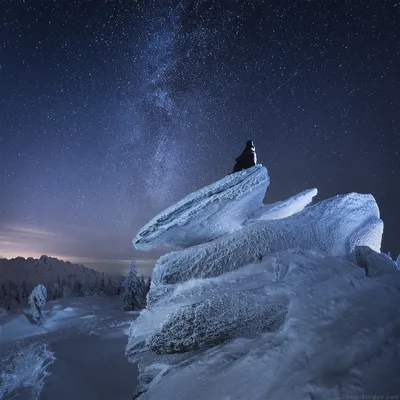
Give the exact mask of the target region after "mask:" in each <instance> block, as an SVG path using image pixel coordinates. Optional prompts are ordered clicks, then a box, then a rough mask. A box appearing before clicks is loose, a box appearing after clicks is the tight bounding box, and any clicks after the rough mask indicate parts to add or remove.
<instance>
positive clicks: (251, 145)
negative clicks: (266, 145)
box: [246, 140, 254, 147]
mask: <svg viewBox="0 0 400 400" xmlns="http://www.w3.org/2000/svg"><path fill="white" fill-rule="evenodd" d="M246 147H254V143H253V141H252V140H248V141H247V142H246Z"/></svg>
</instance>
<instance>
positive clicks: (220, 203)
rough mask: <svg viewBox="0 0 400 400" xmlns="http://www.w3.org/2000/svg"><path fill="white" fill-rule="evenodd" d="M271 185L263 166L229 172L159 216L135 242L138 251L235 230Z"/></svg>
mask: <svg viewBox="0 0 400 400" xmlns="http://www.w3.org/2000/svg"><path fill="white" fill-rule="evenodd" d="M268 185H269V176H268V172H267V170H266V169H265V168H263V167H262V166H261V165H256V166H254V167H252V168H250V169H247V170H244V171H241V172H238V173H236V174H231V175H228V176H226V177H225V178H223V179H221V180H219V181H218V182H215V183H213V184H211V185H209V186H206V187H204V188H202V189H200V190H198V191H197V192H194V193H191V194H189V195H188V196H186V197H185V198H183V199H182V200H181V201H179V202H178V203H176V204H174V205H173V206H171V207H169V208H167V209H166V210H165V211H163V212H161V213H160V214H158V215H157V216H155V217H154V218H153V219H152V220H151V221H150V222H149V223H147V224H146V225H145V226H144V227H143V228H142V229H140V231H139V232H138V233H137V235H136V237H135V238H134V239H133V245H134V247H135V248H136V249H138V250H150V249H152V248H154V247H159V246H177V247H186V246H190V245H193V244H198V243H204V242H207V241H209V240H212V239H215V238H217V237H219V236H222V235H226V234H228V233H231V232H234V231H235V230H237V229H238V228H240V227H241V224H242V223H243V222H244V221H245V220H246V219H247V218H248V217H249V216H250V215H251V214H252V213H253V212H255V211H256V210H258V209H259V208H260V206H261V205H262V201H263V198H264V196H265V191H266V190H267V187H268Z"/></svg>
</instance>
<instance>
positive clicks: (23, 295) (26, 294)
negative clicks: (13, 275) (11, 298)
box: [22, 280, 29, 299]
mask: <svg viewBox="0 0 400 400" xmlns="http://www.w3.org/2000/svg"><path fill="white" fill-rule="evenodd" d="M28 295H29V291H28V288H27V287H26V282H25V280H23V281H22V298H23V299H27V298H28Z"/></svg>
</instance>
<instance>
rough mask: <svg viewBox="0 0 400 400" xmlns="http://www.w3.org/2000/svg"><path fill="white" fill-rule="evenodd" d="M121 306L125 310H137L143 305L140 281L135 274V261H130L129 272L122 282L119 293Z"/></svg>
mask: <svg viewBox="0 0 400 400" xmlns="http://www.w3.org/2000/svg"><path fill="white" fill-rule="evenodd" d="M121 301H122V308H123V309H124V310H125V311H132V310H138V309H140V308H142V307H143V299H142V298H141V291H140V281H139V280H138V278H137V275H136V263H135V261H132V264H131V266H130V268H129V273H128V275H127V277H126V278H125V280H124V282H123V283H122V294H121Z"/></svg>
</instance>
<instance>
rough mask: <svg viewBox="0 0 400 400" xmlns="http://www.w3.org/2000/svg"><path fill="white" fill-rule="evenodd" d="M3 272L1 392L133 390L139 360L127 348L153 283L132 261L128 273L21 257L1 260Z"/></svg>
mask: <svg viewBox="0 0 400 400" xmlns="http://www.w3.org/2000/svg"><path fill="white" fill-rule="evenodd" d="M0 277H1V278H2V279H1V282H0V288H1V290H0V294H1V296H0V304H1V305H2V306H3V307H0V398H1V399H14V398H15V399H27V400H28V399H65V400H67V399H90V398H96V399H110V398H113V399H125V398H129V397H131V396H132V393H133V392H134V389H135V387H136V384H137V379H136V376H137V368H136V366H134V365H130V364H129V363H128V362H127V360H126V358H125V355H124V352H125V346H126V334H127V329H128V327H129V324H130V323H131V321H132V320H134V319H135V318H136V317H137V315H138V314H139V312H140V311H139V310H140V309H141V308H142V307H145V300H146V294H147V291H148V286H149V282H147V283H146V282H145V281H144V279H143V278H140V277H137V276H136V267H135V263H132V265H131V269H130V272H129V274H128V276H127V277H126V278H125V279H124V278H123V277H119V276H115V277H111V276H107V275H105V274H103V273H100V272H98V271H94V270H91V269H88V268H86V267H84V266H81V265H75V264H71V263H69V262H64V261H61V260H57V259H55V258H51V257H47V256H42V257H41V258H40V259H39V260H35V259H26V260H25V259H24V258H21V257H19V258H16V259H11V260H4V259H2V260H1V262H0ZM3 278H7V280H6V279H4V280H3ZM39 282H42V283H43V284H41V283H39ZM94 383H95V384H94Z"/></svg>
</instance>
